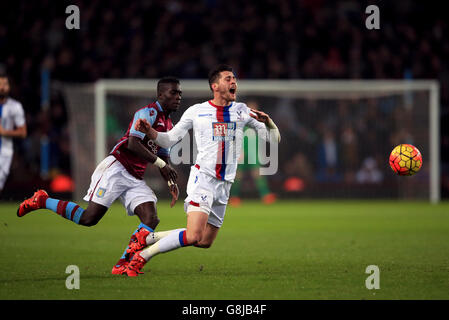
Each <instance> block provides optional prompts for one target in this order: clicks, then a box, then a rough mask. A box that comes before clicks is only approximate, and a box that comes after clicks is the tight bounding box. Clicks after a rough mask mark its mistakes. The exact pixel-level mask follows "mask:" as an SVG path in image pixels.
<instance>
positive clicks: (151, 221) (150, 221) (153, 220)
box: [142, 216, 161, 230]
mask: <svg viewBox="0 0 449 320" xmlns="http://www.w3.org/2000/svg"><path fill="white" fill-rule="evenodd" d="M160 221H161V220H160V219H159V217H158V216H150V217H148V218H146V219H143V221H142V223H144V224H145V225H147V226H149V227H150V228H151V229H153V230H154V229H156V227H157V225H158V224H159V222H160Z"/></svg>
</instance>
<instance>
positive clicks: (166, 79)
mask: <svg viewBox="0 0 449 320" xmlns="http://www.w3.org/2000/svg"><path fill="white" fill-rule="evenodd" d="M165 83H176V84H179V83H180V82H179V79H178V78H175V77H163V78H161V79H160V80H159V81H158V82H157V93H158V94H159V92H160V91H161V86H162V85H163V84H165Z"/></svg>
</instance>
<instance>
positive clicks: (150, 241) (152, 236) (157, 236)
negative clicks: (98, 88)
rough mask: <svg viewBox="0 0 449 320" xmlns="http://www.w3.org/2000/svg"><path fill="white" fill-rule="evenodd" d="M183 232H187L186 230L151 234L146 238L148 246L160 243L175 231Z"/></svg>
mask: <svg viewBox="0 0 449 320" xmlns="http://www.w3.org/2000/svg"><path fill="white" fill-rule="evenodd" d="M181 230H185V229H174V230H168V231H158V232H150V234H149V235H148V236H147V238H146V242H147V246H149V245H151V244H154V243H156V242H158V241H159V240H161V239H162V238H164V237H166V236H168V235H169V234H170V233H172V232H174V231H181Z"/></svg>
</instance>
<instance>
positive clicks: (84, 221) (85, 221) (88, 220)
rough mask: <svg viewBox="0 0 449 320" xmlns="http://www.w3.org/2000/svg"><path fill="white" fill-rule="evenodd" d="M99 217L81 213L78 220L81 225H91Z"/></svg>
mask: <svg viewBox="0 0 449 320" xmlns="http://www.w3.org/2000/svg"><path fill="white" fill-rule="evenodd" d="M99 221H100V219H98V218H96V217H95V216H91V215H83V216H82V217H81V219H80V221H79V224H80V225H83V226H85V227H93V226H95V225H96V224H97V223H98V222H99Z"/></svg>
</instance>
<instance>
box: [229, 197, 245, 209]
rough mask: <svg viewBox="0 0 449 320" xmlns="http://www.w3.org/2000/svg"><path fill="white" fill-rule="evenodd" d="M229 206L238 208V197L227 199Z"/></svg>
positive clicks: (240, 201) (239, 200) (239, 202)
mask: <svg viewBox="0 0 449 320" xmlns="http://www.w3.org/2000/svg"><path fill="white" fill-rule="evenodd" d="M229 204H230V205H231V207H240V205H241V204H242V200H241V199H240V198H239V197H231V198H229Z"/></svg>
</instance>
